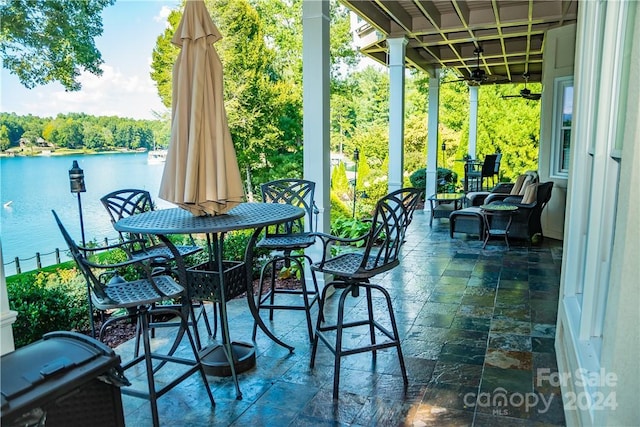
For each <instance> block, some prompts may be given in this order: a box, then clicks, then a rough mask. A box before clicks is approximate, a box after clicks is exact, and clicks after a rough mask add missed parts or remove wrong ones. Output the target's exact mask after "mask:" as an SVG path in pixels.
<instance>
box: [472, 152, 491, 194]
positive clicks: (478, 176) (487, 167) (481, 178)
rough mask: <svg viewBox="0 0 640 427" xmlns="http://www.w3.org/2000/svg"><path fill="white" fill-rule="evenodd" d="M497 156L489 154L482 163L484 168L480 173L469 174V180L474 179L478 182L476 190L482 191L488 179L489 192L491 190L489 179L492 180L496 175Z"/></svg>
mask: <svg viewBox="0 0 640 427" xmlns="http://www.w3.org/2000/svg"><path fill="white" fill-rule="evenodd" d="M497 157H498V155H497V154H487V155H486V156H484V161H483V162H482V166H481V168H480V170H479V171H470V172H468V173H467V178H468V179H473V180H474V181H475V182H476V185H475V187H476V190H480V191H482V189H483V188H485V187H484V183H485V179H487V187H486V188H487V190H488V189H489V178H492V177H493V175H494V174H495V167H496V158H497Z"/></svg>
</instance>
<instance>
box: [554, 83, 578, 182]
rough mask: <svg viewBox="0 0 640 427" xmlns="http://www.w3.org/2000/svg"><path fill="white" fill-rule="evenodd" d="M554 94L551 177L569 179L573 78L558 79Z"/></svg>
mask: <svg viewBox="0 0 640 427" xmlns="http://www.w3.org/2000/svg"><path fill="white" fill-rule="evenodd" d="M554 94H555V95H556V100H555V103H554V109H553V119H554V120H553V141H552V147H553V153H552V155H551V161H552V162H553V164H552V166H551V176H552V177H559V178H567V177H568V173H569V154H570V152H571V125H572V123H573V77H572V76H569V77H560V78H558V79H556V81H555V83H554Z"/></svg>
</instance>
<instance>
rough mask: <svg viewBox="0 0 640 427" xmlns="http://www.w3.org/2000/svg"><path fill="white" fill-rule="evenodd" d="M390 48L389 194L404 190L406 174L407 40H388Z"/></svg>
mask: <svg viewBox="0 0 640 427" xmlns="http://www.w3.org/2000/svg"><path fill="white" fill-rule="evenodd" d="M387 45H388V47H389V184H388V187H389V192H391V191H394V190H399V189H400V188H402V181H403V179H402V177H403V173H404V56H405V46H406V45H407V39H406V38H404V37H401V38H395V39H387Z"/></svg>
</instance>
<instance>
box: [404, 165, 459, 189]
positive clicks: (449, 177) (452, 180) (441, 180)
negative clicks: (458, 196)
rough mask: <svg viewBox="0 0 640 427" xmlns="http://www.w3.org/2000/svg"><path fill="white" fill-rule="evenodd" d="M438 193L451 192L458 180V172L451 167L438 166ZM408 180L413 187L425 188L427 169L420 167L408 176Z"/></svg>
mask: <svg viewBox="0 0 640 427" xmlns="http://www.w3.org/2000/svg"><path fill="white" fill-rule="evenodd" d="M437 177H438V193H453V192H455V189H456V183H457V182H458V174H457V173H455V172H454V171H452V170H451V169H446V168H438V172H437ZM409 181H410V182H411V185H412V186H413V187H415V188H420V189H425V190H426V187H427V169H426V168H420V169H417V170H415V171H414V172H413V173H412V174H411V175H410V176H409Z"/></svg>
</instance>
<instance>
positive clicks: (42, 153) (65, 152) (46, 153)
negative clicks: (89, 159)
mask: <svg viewBox="0 0 640 427" xmlns="http://www.w3.org/2000/svg"><path fill="white" fill-rule="evenodd" d="M9 150H12V149H11V148H10V149H9ZM9 150H7V151H2V152H0V157H54V156H77V155H94V154H135V153H146V152H147V151H148V150H147V149H146V148H142V149H136V150H131V149H128V148H123V149H118V150H108V151H95V150H87V149H76V150H72V149H66V148H61V149H58V150H46V149H44V150H29V151H28V152H24V151H22V150H21V151H17V150H18V149H16V148H14V150H15V151H9Z"/></svg>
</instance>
